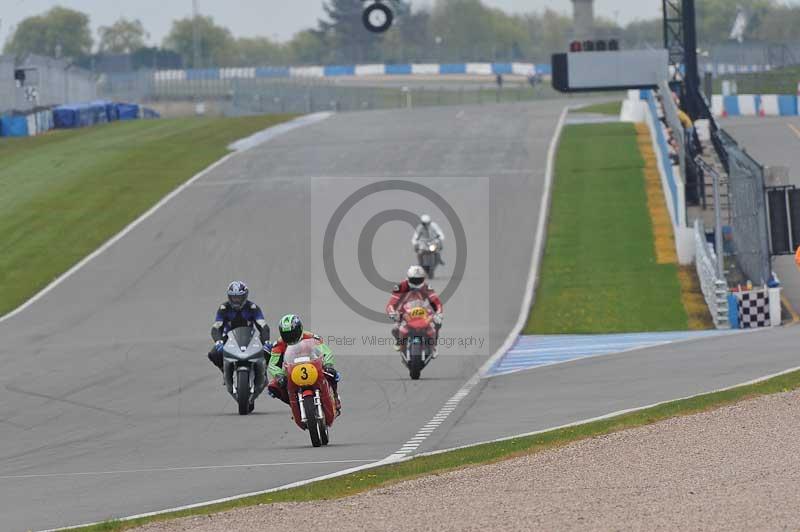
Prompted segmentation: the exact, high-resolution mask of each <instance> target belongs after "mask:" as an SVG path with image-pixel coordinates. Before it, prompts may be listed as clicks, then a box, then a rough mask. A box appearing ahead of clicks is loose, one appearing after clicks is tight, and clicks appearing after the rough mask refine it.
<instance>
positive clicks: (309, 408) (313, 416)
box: [303, 395, 327, 447]
mask: <svg viewBox="0 0 800 532" xmlns="http://www.w3.org/2000/svg"><path fill="white" fill-rule="evenodd" d="M303 409H304V410H305V412H306V428H307V429H308V435H309V436H310V437H311V445H313V446H314V447H319V446H321V445H322V438H321V437H320V430H319V425H320V420H319V419H317V405H315V404H314V396H313V395H309V396H308V397H303ZM321 421H322V423H325V420H324V419H323V420H321ZM325 437H326V438H327V434H326V435H325Z"/></svg>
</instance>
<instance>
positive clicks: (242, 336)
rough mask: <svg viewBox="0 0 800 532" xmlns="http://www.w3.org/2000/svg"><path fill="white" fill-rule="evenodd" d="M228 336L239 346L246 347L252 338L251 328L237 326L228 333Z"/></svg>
mask: <svg viewBox="0 0 800 532" xmlns="http://www.w3.org/2000/svg"><path fill="white" fill-rule="evenodd" d="M228 337H229V338H230V337H232V338H233V340H234V341H235V342H236V344H237V345H238V346H239V347H247V346H249V345H250V341H251V340H252V339H253V328H252V327H237V328H235V329H233V330H232V331H231V332H229V333H228Z"/></svg>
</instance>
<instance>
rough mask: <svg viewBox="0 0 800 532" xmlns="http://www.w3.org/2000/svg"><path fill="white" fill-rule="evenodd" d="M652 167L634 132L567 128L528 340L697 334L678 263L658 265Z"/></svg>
mask: <svg viewBox="0 0 800 532" xmlns="http://www.w3.org/2000/svg"><path fill="white" fill-rule="evenodd" d="M644 168H645V161H644V160H643V158H642V155H641V153H640V152H639V147H638V145H637V133H636V129H635V128H634V126H633V125H632V124H625V123H613V124H589V125H574V126H568V127H566V128H565V129H564V133H563V136H562V139H561V145H560V148H559V151H558V156H557V159H556V179H555V182H554V184H553V192H552V199H551V208H550V220H549V222H548V232H547V244H546V247H545V253H544V257H543V260H542V269H541V276H540V279H541V281H540V284H539V287H538V288H537V293H536V302H535V304H534V307H533V309H532V312H531V314H530V316H529V317H528V323H527V325H526V327H525V330H524V334H565V333H572V334H575V333H584V334H593V333H623V332H624V333H629V332H654V331H679V330H686V329H687V328H688V320H687V315H686V310H685V309H684V306H683V302H682V300H681V285H680V281H679V277H678V265H677V264H673V263H667V264H659V261H658V260H657V257H656V251H655V249H656V248H655V245H654V241H655V235H654V229H653V223H652V221H651V217H650V212H649V210H648V197H647V192H646V182H645V176H644Z"/></svg>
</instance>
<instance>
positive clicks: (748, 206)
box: [719, 130, 771, 285]
mask: <svg viewBox="0 0 800 532" xmlns="http://www.w3.org/2000/svg"><path fill="white" fill-rule="evenodd" d="M719 145H720V148H721V150H722V152H721V155H722V154H723V153H724V160H725V161H727V165H728V166H727V170H728V193H729V195H730V199H731V229H732V234H733V248H734V254H735V255H736V262H737V263H738V264H739V267H740V268H741V269H742V271H743V272H744V274H745V275H746V276H747V277H748V279H749V280H750V281H752V282H753V284H754V285H763V284H766V283H767V281H768V280H769V278H770V276H771V267H770V254H769V229H768V228H767V205H766V199H765V190H766V189H765V187H764V168H763V167H762V166H761V165H760V164H759V163H758V162H757V161H756V160H755V159H753V158H752V157H750V155H748V154H747V153H746V152H745V151H744V150H743V149H742V148H741V147H740V146H739V145H738V144H737V143H736V141H735V140H733V138H732V137H731V136H730V135H728V134H727V133H726V132H725V131H723V130H720V131H719ZM721 158H722V157H721Z"/></svg>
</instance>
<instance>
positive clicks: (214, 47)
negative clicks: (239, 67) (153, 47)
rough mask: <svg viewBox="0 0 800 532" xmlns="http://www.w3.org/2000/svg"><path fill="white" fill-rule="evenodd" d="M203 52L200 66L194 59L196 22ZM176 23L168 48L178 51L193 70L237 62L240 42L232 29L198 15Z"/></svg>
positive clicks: (168, 39)
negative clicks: (238, 43)
mask: <svg viewBox="0 0 800 532" xmlns="http://www.w3.org/2000/svg"><path fill="white" fill-rule="evenodd" d="M195 21H196V23H197V33H198V41H199V49H200V64H199V65H196V64H195V60H194V22H195ZM195 21H193V20H192V19H191V18H185V19H181V20H176V21H174V22H173V23H172V29H171V30H170V32H169V34H168V35H167V36H166V37H165V38H164V47H165V48H168V49H170V50H175V51H176V52H178V53H179V54H181V56H182V57H183V64H184V65H187V66H188V67H189V68H202V67H203V66H208V67H226V66H231V65H233V64H234V63H235V61H236V41H235V40H234V39H233V35H231V32H230V30H229V29H228V28H225V27H223V26H217V25H216V24H214V19H213V18H211V17H204V16H198V17H197V18H196V19H195Z"/></svg>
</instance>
